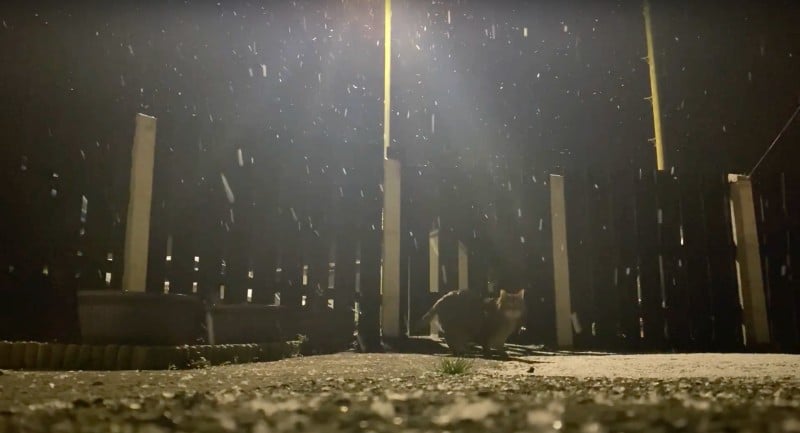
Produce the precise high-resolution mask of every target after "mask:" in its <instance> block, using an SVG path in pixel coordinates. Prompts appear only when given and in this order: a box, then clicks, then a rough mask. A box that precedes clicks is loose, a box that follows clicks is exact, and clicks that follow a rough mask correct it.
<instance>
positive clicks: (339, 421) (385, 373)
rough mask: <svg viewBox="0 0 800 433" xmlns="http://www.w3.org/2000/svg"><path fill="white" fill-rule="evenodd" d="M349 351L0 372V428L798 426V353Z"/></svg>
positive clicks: (631, 428) (766, 429) (317, 429)
mask: <svg viewBox="0 0 800 433" xmlns="http://www.w3.org/2000/svg"><path fill="white" fill-rule="evenodd" d="M442 359H444V358H443V357H441V356H431V355H409V354H374V355H373V354H354V353H344V354H338V355H329V356H316V357H307V358H294V359H288V360H283V361H278V362H272V363H260V364H247V365H235V366H222V367H212V368H206V369H199V370H189V371H156V372H133V371H128V372H19V371H11V372H9V371H6V372H3V374H2V375H0V433H2V432H6V431H8V432H16V431H26V432H27V431H31V432H38V431H55V432H72V431H98V432H100V431H102V432H152V433H158V432H169V431H187V432H188V431H253V432H259V433H267V432H290V431H292V432H293V431H309V432H332V431H353V432H356V431H365V432H429V431H431V432H432V431H448V432H457V431H458V432H461V431H463V432H479V431H502V432H549V431H552V432H555V431H576V432H586V433H589V432H612V431H619V432H623V431H648V432H661V431H664V432H666V431H751V432H779V431H787V432H791V431H794V432H800V356H790V355H712V354H698V355H636V356H616V355H609V356H593V355H564V356H553V355H552V354H549V355H545V354H542V355H538V356H526V357H522V358H518V359H516V360H513V361H506V362H502V361H489V360H481V359H478V360H474V361H473V363H472V368H471V369H470V371H469V372H468V373H466V374H462V375H446V374H444V373H440V372H439V371H437V366H438V365H439V363H440V362H441V361H442Z"/></svg>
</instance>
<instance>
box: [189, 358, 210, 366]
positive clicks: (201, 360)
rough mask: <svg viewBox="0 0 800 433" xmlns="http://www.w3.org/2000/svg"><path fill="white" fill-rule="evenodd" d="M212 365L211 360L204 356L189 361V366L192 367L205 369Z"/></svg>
mask: <svg viewBox="0 0 800 433" xmlns="http://www.w3.org/2000/svg"><path fill="white" fill-rule="evenodd" d="M209 367H211V361H209V360H208V359H206V358H205V357H204V356H200V357H198V358H195V359H193V360H191V361H189V368H191V369H203V368H209Z"/></svg>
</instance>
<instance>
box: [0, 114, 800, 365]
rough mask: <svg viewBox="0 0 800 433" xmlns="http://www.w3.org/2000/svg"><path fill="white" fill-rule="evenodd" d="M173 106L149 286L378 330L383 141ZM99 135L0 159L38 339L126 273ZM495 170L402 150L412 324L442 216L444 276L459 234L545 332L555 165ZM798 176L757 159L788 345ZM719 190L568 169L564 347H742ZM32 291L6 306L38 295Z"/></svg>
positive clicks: (774, 296)
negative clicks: (262, 125)
mask: <svg viewBox="0 0 800 433" xmlns="http://www.w3.org/2000/svg"><path fill="white" fill-rule="evenodd" d="M178 121H181V122H183V123H182V125H183V126H182V127H181V128H165V130H166V131H167V133H166V134H159V136H158V146H157V150H156V167H155V176H154V194H153V207H152V223H151V234H150V250H149V272H148V275H147V290H148V291H154V292H170V293H184V294H196V295H197V296H200V297H202V298H203V299H205V300H207V301H208V302H223V303H239V302H255V303H280V304H282V305H290V306H295V307H299V308H304V309H307V310H308V314H314V311H319V309H322V308H335V309H352V310H357V311H358V312H359V313H360V314H359V315H358V320H359V329H360V331H361V333H362V334H364V335H367V336H373V337H375V336H377V335H378V334H379V332H380V331H379V324H380V321H379V315H380V292H379V287H380V252H381V248H380V243H381V200H382V188H381V185H380V182H381V180H380V179H381V177H380V176H381V173H380V169H381V165H380V157H381V155H380V149H381V148H380V145H379V144H378V143H371V142H364V143H363V145H360V146H356V147H355V148H353V150H352V153H350V154H345V155H342V154H337V152H336V151H335V149H333V148H329V150H328V152H327V153H326V152H320V150H319V149H316V151H315V152H313V153H312V152H305V151H304V149H303V148H302V146H298V145H296V144H291V143H284V142H281V141H280V140H279V139H276V140H275V141H274V142H272V143H252V142H249V141H242V142H238V143H232V144H231V145H229V146H227V147H225V148H224V151H225V152H227V153H229V154H230V155H228V154H226V155H224V156H225V157H224V158H223V157H222V155H221V154H220V153H219V152H220V151H219V149H218V148H219V146H217V147H216V148H213V147H211V146H208V144H206V143H209V142H213V139H214V138H213V136H212V135H213V134H212V132H209V131H205V130H203V128H202V127H200V126H199V125H193V124H192V123H191V122H192V121H191V120H190V119H189V120H187V119H171V118H169V117H166V118H161V119H159V122H160V124H165V123H169V122H178ZM122 133H130V130H123V131H122V132H118V133H117V134H122ZM129 136H132V134H130V135H129ZM76 139H79V138H76ZM45 140H46V139H45ZM187 143H191V145H187ZM312 144H313V145H319V146H326V144H325V143H312ZM312 144H309V145H312ZM176 148H180V149H183V151H182V152H176V151H175V149H176ZM111 149H112V148H111V147H103V146H100V145H97V146H88V148H87V149H86V150H81V151H80V152H74V153H76V154H77V156H76V157H75V159H74V160H69V161H60V162H59V161H53V160H51V159H47V158H45V157H44V155H40V156H39V157H38V158H35V159H34V158H32V157H30V156H27V155H23V152H22V149H21V148H20V149H15V151H17V152H18V153H19V155H12V158H10V159H8V158H7V159H5V160H4V162H3V163H4V164H5V165H6V167H4V168H5V169H6V170H4V174H3V176H4V178H3V180H4V181H5V182H6V185H7V186H9V187H7V188H5V189H4V190H3V197H2V198H3V202H4V203H5V204H6V206H4V217H5V218H7V219H6V221H8V222H9V223H8V224H6V225H5V226H4V227H3V233H2V235H3V244H4V248H3V251H4V253H3V254H4V257H3V260H4V262H5V263H4V265H5V266H8V272H7V273H4V274H5V275H4V278H5V279H6V280H5V286H7V287H12V286H15V287H23V288H25V289H26V290H27V291H23V292H20V291H16V292H14V291H9V290H7V289H6V288H4V291H5V293H12V292H13V293H16V295H15V296H18V298H15V300H14V301H13V302H11V303H9V302H4V303H5V305H6V307H7V308H6V307H4V308H6V309H8V310H12V309H13V307H10V305H13V303H14V302H17V303H18V305H23V304H24V305H31V304H33V305H45V304H49V305H51V307H50V310H47V311H50V313H47V314H50V321H49V323H52V326H50V327H49V328H48V329H39V330H37V331H36V332H38V334H37V335H40V336H44V337H43V338H52V337H53V336H54V335H55V336H57V337H59V338H69V337H68V336H67V335H66V334H65V333H63V332H62V333H61V334H58V333H54V332H53V329H56V328H58V327H59V326H58V325H59V322H61V324H63V323H65V322H66V321H69V320H72V318H73V316H74V313H71V311H73V310H74V292H75V290H82V289H97V288H109V289H118V288H119V287H120V275H121V272H122V269H121V262H122V261H121V257H122V250H123V243H124V227H125V223H126V222H125V215H126V213H125V207H126V204H127V187H128V185H127V184H128V178H127V174H123V173H127V171H126V170H127V167H128V166H129V164H130V155H129V154H127V153H125V152H121V151H119V150H117V151H116V152H111ZM187 149H193V150H192V151H187ZM231 155H234V157H230V156H231ZM309 155H314V156H313V157H311V156H309ZM15 157H16V158H15ZM43 161H48V164H55V166H51V165H47V164H43V163H42V162H43ZM221 161H229V162H225V163H222V162H221ZM101 162H102V163H101ZM59 164H60V165H59ZM59 167H62V168H64V170H61V169H59ZM69 167H71V168H69ZM508 172H509V170H507V169H506V170H505V171H503V173H508ZM497 173H499V172H496V171H494V169H493V168H492V167H489V168H488V169H477V168H476V167H472V168H469V169H467V168H465V167H463V166H459V165H457V164H455V163H454V162H453V161H450V160H448V159H447V158H443V159H441V160H439V161H438V162H436V163H434V164H429V165H426V166H406V167H404V169H403V189H402V191H403V196H402V203H403V213H402V228H403V229H402V234H403V236H402V239H401V243H402V251H403V253H402V263H401V269H402V272H401V275H402V280H403V281H402V284H401V287H402V293H401V299H402V303H401V306H400V307H401V311H402V315H401V317H403V318H404V322H405V323H406V324H407V323H413V322H414V321H415V320H416V319H417V318H418V317H419V316H420V315H421V314H423V313H424V311H425V309H426V308H427V307H428V306H429V305H430V303H431V302H432V300H433V298H434V297H435V296H436V295H435V294H433V295H432V294H430V293H428V281H429V280H428V276H429V272H430V261H429V245H428V235H429V233H430V231H431V230H433V229H436V230H438V233H439V234H440V242H441V244H440V245H441V247H440V248H441V251H440V256H439V266H440V267H441V268H440V272H439V280H440V281H439V283H440V284H439V286H440V287H441V288H443V289H451V288H455V287H456V285H457V280H458V272H459V270H458V266H459V265H458V242H459V241H460V242H461V243H462V244H463V246H466V248H467V249H468V251H469V273H468V280H469V286H470V288H472V289H474V290H480V291H482V292H489V291H490V290H492V289H493V288H496V287H498V286H500V287H521V288H526V298H527V300H528V305H529V307H530V309H531V312H532V314H531V315H530V320H529V323H528V324H527V331H526V333H525V334H524V335H522V336H521V337H519V338H518V340H519V341H522V342H527V343H545V344H548V345H553V344H555V339H556V337H555V336H556V329H555V314H556V313H555V300H554V286H553V263H552V262H553V245H552V237H551V212H550V208H549V206H550V185H549V179H550V177H549V173H547V172H546V171H544V170H536V169H532V168H531V169H517V173H516V175H514V176H510V177H509V176H500V175H498V174H497ZM798 181H800V178H798V175H795V174H789V173H769V172H765V173H764V174H761V175H759V176H757V177H756V178H755V179H754V189H755V200H756V204H757V209H756V215H757V221H758V229H759V237H760V247H761V253H762V268H763V271H764V282H765V295H766V299H767V306H768V318H769V326H770V334H771V336H772V340H773V342H774V343H775V346H774V348H775V349H779V350H787V351H797V350H798V348H800V320H798V314H800V286H798V283H797V280H796V279H795V278H794V275H793V268H792V263H797V262H798V260H800V257H798V254H800V248H799V247H798V245H797V244H798V236H800V232H799V231H800V215H798V213H797V211H796V209H798V208H800V182H798ZM729 191H730V187H729V184H728V180H727V178H726V175H725V174H723V173H719V174H713V175H698V174H693V173H677V172H674V171H673V172H658V173H654V172H651V171H643V170H635V171H633V170H632V171H622V172H614V173H609V172H604V171H599V170H598V171H588V172H587V171H583V172H575V173H565V195H566V212H567V220H566V223H567V224H566V227H567V239H568V243H567V247H568V252H569V255H568V257H569V275H570V281H571V284H570V291H571V298H572V308H571V310H572V318H571V319H572V320H571V321H572V324H573V330H574V332H575V346H576V347H577V348H587V349H602V350H660V351H663V350H682V351H683V350H689V351H692V350H721V351H736V350H745V346H744V334H743V327H742V323H743V316H742V308H741V306H740V300H739V285H738V284H737V269H736V246H735V245H734V240H733V238H732V235H731V233H732V230H731V207H730V203H729ZM42 275H46V276H47V277H48V278H45V279H42V278H41V276H42ZM50 282H52V284H51V283H50ZM44 287H49V289H48V290H46V291H45V290H44V289H43V288H44ZM19 293H26V295H23V298H24V297H25V296H27V298H26V299H23V300H21V299H20V298H19ZM31 297H33V298H35V299H33V300H31ZM37 302H38V304H37ZM34 310H35V308H32V309H30V310H20V311H27V312H26V313H25V314H30V315H32V316H34V317H35V316H36V315H37V314H39V315H41V314H44V313H41V311H44V310H40V311H34ZM20 311H17V312H16V316H15V317H16V319H13V318H12V319H8V320H7V321H6V322H5V323H3V326H4V328H6V329H4V330H3V331H4V333H5V334H8V335H12V336H14V333H13V332H10V331H9V329H10V327H18V328H20V327H22V328H24V326H23V325H22V323H23V319H20V317H19V315H20V314H21V313H20ZM54 312H56V313H57V312H61V314H60V315H59V314H56V313H54ZM4 316H5V317H12V316H13V314H11V312H10V311H6V312H5V313H4ZM43 317H44V316H43ZM354 317H356V314H355V313H354ZM15 320H16V321H15ZM36 332H34V334H36Z"/></svg>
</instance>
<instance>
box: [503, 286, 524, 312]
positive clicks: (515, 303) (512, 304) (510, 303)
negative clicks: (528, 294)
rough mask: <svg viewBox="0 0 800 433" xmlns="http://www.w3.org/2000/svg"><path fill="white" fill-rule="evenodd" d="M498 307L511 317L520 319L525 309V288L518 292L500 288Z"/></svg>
mask: <svg viewBox="0 0 800 433" xmlns="http://www.w3.org/2000/svg"><path fill="white" fill-rule="evenodd" d="M497 309H498V310H500V312H501V313H503V315H504V316H506V317H507V318H509V319H519V318H520V317H521V316H522V312H523V310H524V309H525V289H522V290H520V291H518V292H516V293H511V292H507V291H505V290H500V296H498V298H497Z"/></svg>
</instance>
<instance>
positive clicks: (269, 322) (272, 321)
mask: <svg viewBox="0 0 800 433" xmlns="http://www.w3.org/2000/svg"><path fill="white" fill-rule="evenodd" d="M282 313H283V309H282V308H281V307H278V306H275V305H263V304H234V305H214V306H212V307H211V308H210V309H209V315H210V317H211V320H212V324H213V325H212V327H211V328H213V331H214V339H213V341H214V344H250V343H272V342H278V341H283V339H284V337H285V336H284V335H283V334H282V333H281V328H280V326H279V322H280V318H281V315H282Z"/></svg>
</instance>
